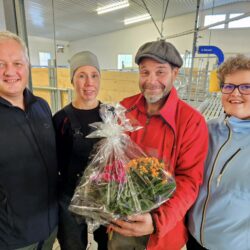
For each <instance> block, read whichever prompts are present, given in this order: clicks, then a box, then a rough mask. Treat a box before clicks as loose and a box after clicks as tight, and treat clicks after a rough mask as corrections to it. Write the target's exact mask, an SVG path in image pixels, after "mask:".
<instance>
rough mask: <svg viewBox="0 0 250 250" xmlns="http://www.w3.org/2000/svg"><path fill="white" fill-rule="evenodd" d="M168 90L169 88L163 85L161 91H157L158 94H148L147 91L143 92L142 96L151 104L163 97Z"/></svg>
mask: <svg viewBox="0 0 250 250" xmlns="http://www.w3.org/2000/svg"><path fill="white" fill-rule="evenodd" d="M143 92H144V91H143ZM169 92H170V89H167V88H166V87H164V89H163V91H162V92H161V93H159V94H158V95H148V94H147V93H145V92H144V93H143V96H144V97H145V99H146V101H147V103H150V104H153V103H156V102H158V101H160V100H161V99H163V98H165V97H166V96H167V95H168V94H169Z"/></svg>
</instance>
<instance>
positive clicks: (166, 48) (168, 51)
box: [135, 40, 183, 68]
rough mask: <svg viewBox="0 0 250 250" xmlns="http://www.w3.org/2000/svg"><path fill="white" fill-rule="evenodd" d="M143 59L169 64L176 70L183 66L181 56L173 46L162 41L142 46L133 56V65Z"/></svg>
mask: <svg viewBox="0 0 250 250" xmlns="http://www.w3.org/2000/svg"><path fill="white" fill-rule="evenodd" d="M145 57H147V58H152V59H154V60H156V61H158V62H160V63H170V64H172V65H173V66H176V67H178V68H180V67H181V66H182V64H183V61H182V58H181V55H180V53H179V52H178V50H177V49H176V48H175V46H174V45H173V44H171V43H169V42H166V41H164V40H159V41H154V42H148V43H145V44H143V45H142V46H141V47H140V48H139V50H138V52H137V54H136V56H135V63H137V64H139V63H140V61H141V59H142V58H145Z"/></svg>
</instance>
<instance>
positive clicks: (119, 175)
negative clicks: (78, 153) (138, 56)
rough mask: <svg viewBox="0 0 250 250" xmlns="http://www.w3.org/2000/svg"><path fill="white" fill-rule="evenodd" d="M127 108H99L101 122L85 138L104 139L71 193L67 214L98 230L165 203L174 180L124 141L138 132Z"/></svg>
mask: <svg viewBox="0 0 250 250" xmlns="http://www.w3.org/2000/svg"><path fill="white" fill-rule="evenodd" d="M125 111H126V110H125V108H124V107H122V106H121V105H119V104H117V105H116V106H110V105H101V108H100V115H101V118H102V120H103V122H96V123H93V124H90V126H91V127H93V128H95V131H94V132H92V133H91V134H90V135H88V136H87V137H89V138H103V139H101V140H100V141H99V142H98V143H97V144H96V147H95V149H94V151H93V155H92V159H91V161H90V163H89V165H88V167H87V168H86V170H85V172H84V175H83V177H82V180H81V182H80V184H79V185H78V187H77V188H76V190H75V194H74V196H73V198H72V201H71V204H70V207H69V209H70V210H71V211H72V212H74V213H76V214H78V215H82V216H84V217H85V218H88V219H91V220H92V221H95V222H96V223H97V224H107V223H109V222H110V221H111V220H113V219H116V218H120V219H126V217H127V216H128V215H134V214H139V213H145V212H149V211H150V210H152V209H154V208H156V207H158V206H160V205H161V204H162V203H163V202H165V201H166V200H168V199H169V197H170V196H171V195H172V193H173V192H174V190H175V187H176V185H175V180H174V178H173V176H172V175H171V174H170V173H169V172H167V171H166V170H165V169H166V166H165V163H164V162H162V161H161V160H159V159H157V158H155V157H150V156H147V155H146V154H145V153H144V152H143V151H142V150H141V149H140V147H139V146H138V145H136V144H135V143H134V142H133V141H132V140H131V139H130V137H129V136H128V134H127V133H128V132H131V133H132V132H133V131H135V130H137V129H140V128H141V127H139V126H132V125H131V123H130V121H129V120H128V119H127V118H126V116H125Z"/></svg>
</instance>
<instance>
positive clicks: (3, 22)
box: [0, 0, 6, 30]
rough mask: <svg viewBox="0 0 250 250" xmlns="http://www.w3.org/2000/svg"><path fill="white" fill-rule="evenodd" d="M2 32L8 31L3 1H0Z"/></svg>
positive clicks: (0, 28)
mask: <svg viewBox="0 0 250 250" xmlns="http://www.w3.org/2000/svg"><path fill="white" fill-rule="evenodd" d="M0 30H6V24H5V16H4V11H3V0H0Z"/></svg>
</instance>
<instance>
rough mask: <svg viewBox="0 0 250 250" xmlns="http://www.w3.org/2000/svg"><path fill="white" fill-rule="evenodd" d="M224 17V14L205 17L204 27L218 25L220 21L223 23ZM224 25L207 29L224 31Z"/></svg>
mask: <svg viewBox="0 0 250 250" xmlns="http://www.w3.org/2000/svg"><path fill="white" fill-rule="evenodd" d="M225 19H226V15H225V14H220V15H206V16H205V21H204V26H208V25H211V24H214V23H218V22H221V21H225ZM224 28H225V24H220V25H217V26H214V27H211V28H209V29H224Z"/></svg>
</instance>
